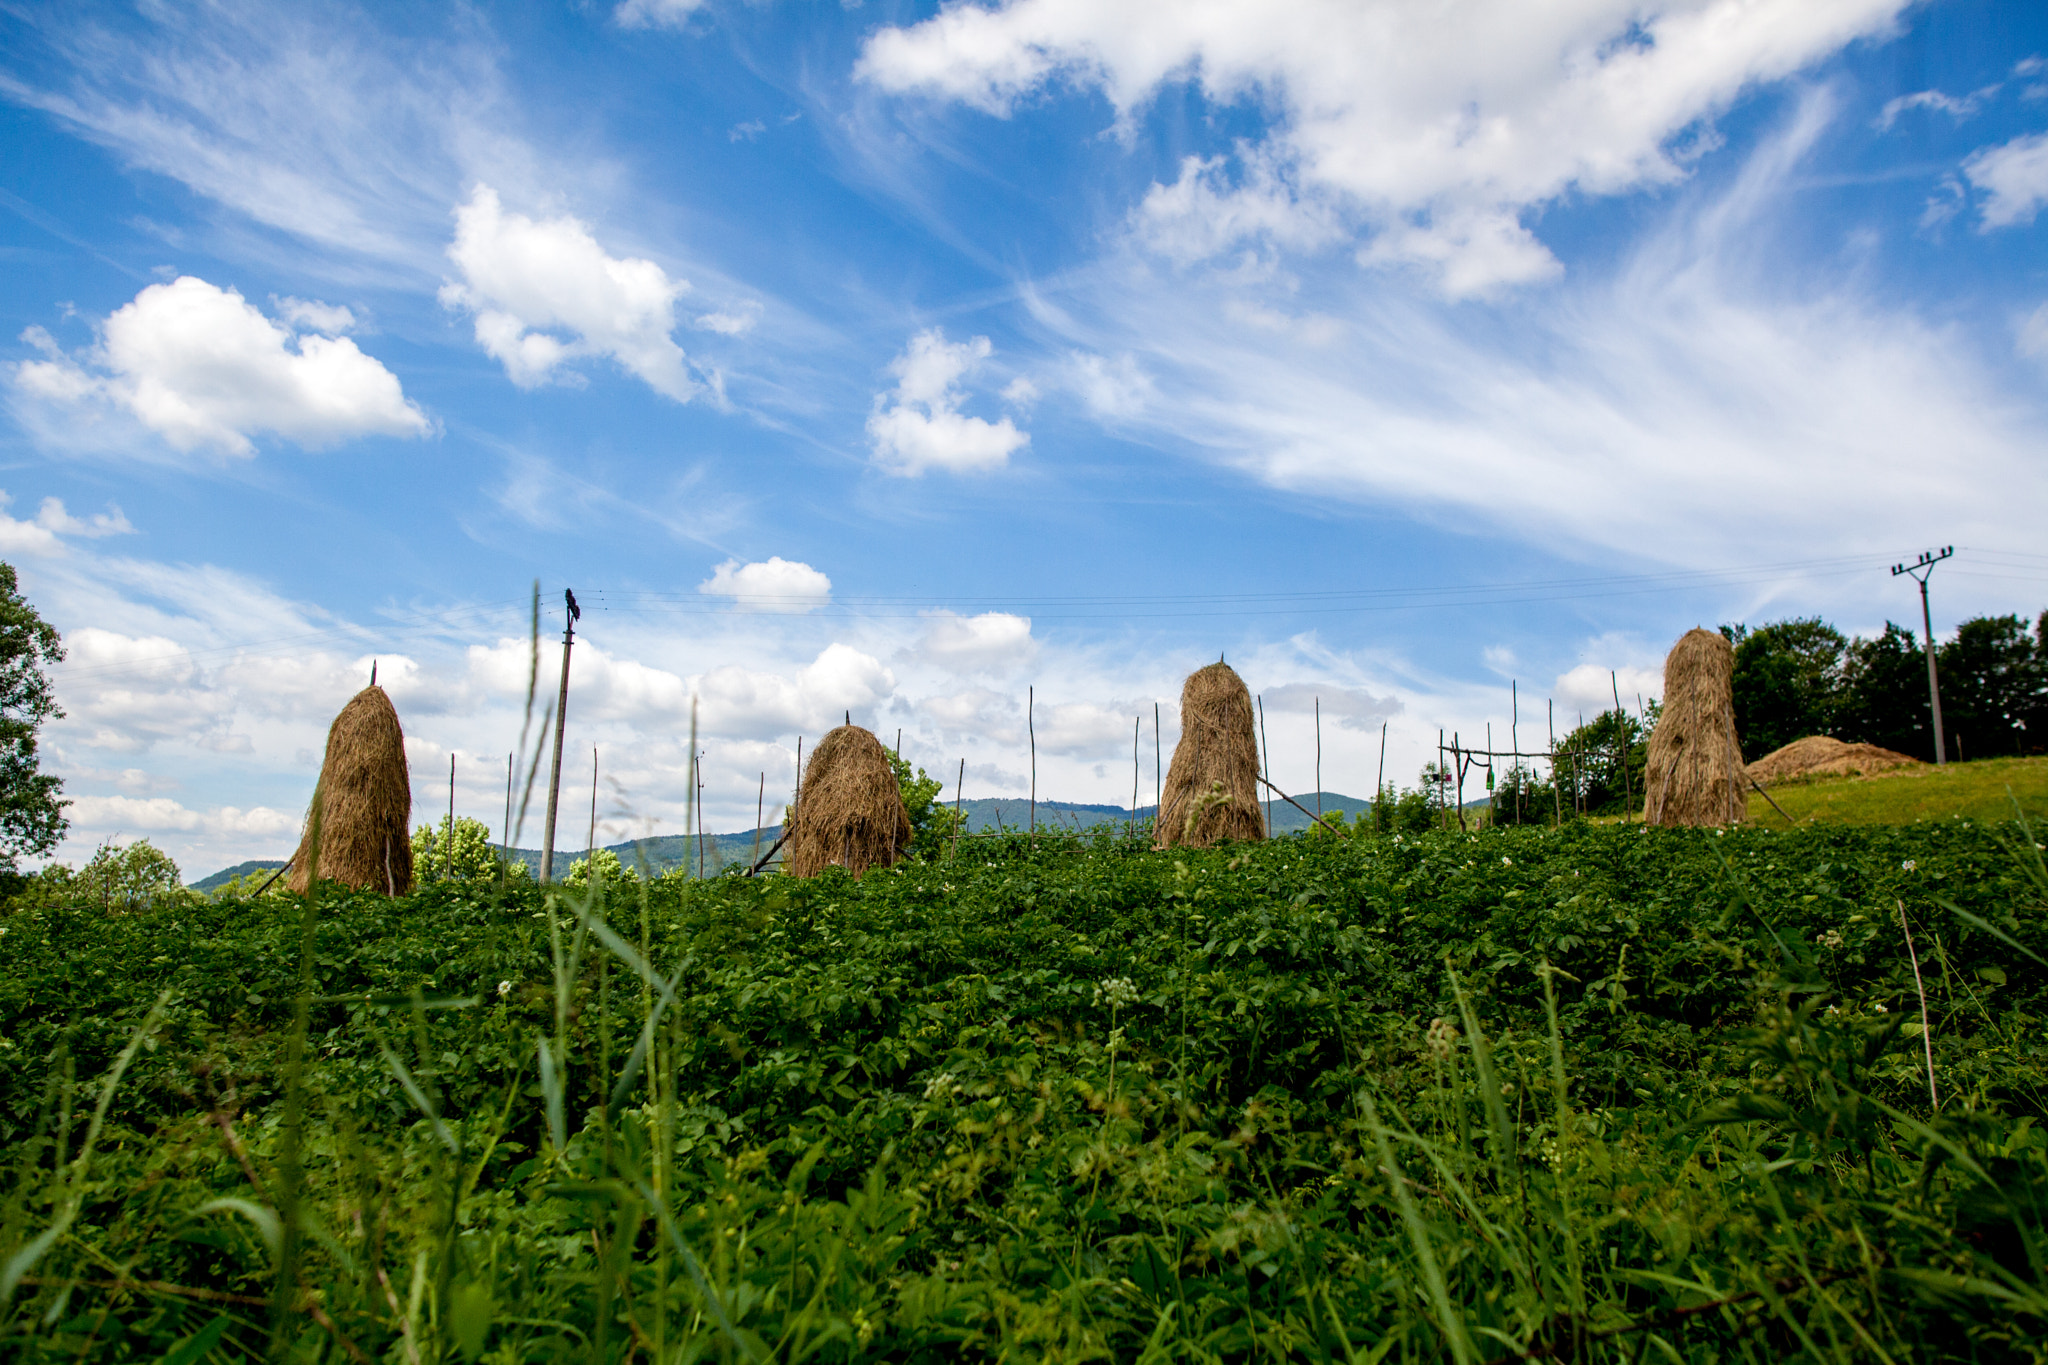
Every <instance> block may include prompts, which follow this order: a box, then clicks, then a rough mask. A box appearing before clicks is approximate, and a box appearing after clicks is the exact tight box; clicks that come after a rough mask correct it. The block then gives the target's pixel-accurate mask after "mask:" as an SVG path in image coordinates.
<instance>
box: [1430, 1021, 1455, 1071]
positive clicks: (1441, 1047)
mask: <svg viewBox="0 0 2048 1365" xmlns="http://www.w3.org/2000/svg"><path fill="white" fill-rule="evenodd" d="M1422 1044H1423V1047H1424V1048H1425V1049H1426V1050H1427V1051H1428V1052H1429V1055H1430V1056H1431V1057H1434V1058H1435V1059H1436V1060H1438V1061H1442V1060H1443V1059H1444V1058H1446V1057H1448V1056H1450V1055H1451V1049H1453V1048H1454V1047H1456V1046H1457V1045H1458V1029H1457V1026H1456V1025H1455V1024H1453V1023H1451V1021H1450V1020H1448V1019H1445V1018H1443V1017H1442V1016H1441V1015H1439V1016H1438V1017H1437V1018H1435V1019H1432V1020H1430V1021H1429V1031H1428V1032H1427V1033H1425V1034H1423V1035H1422Z"/></svg>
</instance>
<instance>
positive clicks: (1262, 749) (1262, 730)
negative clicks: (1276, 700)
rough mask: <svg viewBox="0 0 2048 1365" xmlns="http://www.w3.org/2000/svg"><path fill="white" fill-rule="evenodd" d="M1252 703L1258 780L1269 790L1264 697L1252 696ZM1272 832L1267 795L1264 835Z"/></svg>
mask: <svg viewBox="0 0 2048 1365" xmlns="http://www.w3.org/2000/svg"><path fill="white" fill-rule="evenodd" d="M1252 704H1253V705H1255V706H1257V707H1258V708H1259V781H1261V782H1264V783H1265V784H1266V786H1267V788H1268V789H1269V790H1270V789H1273V764H1272V754H1271V751H1270V750H1268V749H1267V748H1266V699H1265V697H1264V696H1257V697H1253V698H1252ZM1272 834H1273V801H1272V798H1270V797H1268V798H1267V800H1266V835H1267V837H1268V838H1271V837H1272Z"/></svg>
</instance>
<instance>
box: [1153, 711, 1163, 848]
mask: <svg viewBox="0 0 2048 1365" xmlns="http://www.w3.org/2000/svg"><path fill="white" fill-rule="evenodd" d="M1165 773H1166V768H1165V766H1164V760H1162V759H1161V758H1160V756H1159V703H1158V702H1156V701H1155V702H1153V703H1152V827H1153V828H1154V829H1157V828H1159V808H1160V807H1161V806H1163V805H1165V804H1166V777H1165Z"/></svg>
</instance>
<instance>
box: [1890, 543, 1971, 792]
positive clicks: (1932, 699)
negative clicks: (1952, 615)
mask: <svg viewBox="0 0 2048 1365" xmlns="http://www.w3.org/2000/svg"><path fill="white" fill-rule="evenodd" d="M1955 552H1956V547H1955V546H1953V545H1944V546H1942V548H1941V549H1940V550H1939V551H1936V550H1922V551H1921V552H1920V558H1919V559H1917V560H1915V561H1914V562H1913V563H1911V564H1894V565H1892V577H1893V578H1897V577H1898V576H1899V575H1900V574H1902V573H1903V574H1911V575H1912V576H1913V578H1914V580H1915V581H1916V582H1918V583H1919V584H1920V628H1921V629H1922V630H1924V631H1926V632H1927V701H1928V704H1929V705H1930V706H1932V707H1933V708H1934V762H1935V764H1936V766H1941V765H1944V764H1946V763H1947V762H1948V739H1947V736H1945V735H1943V734H1942V731H1941V679H1940V678H1939V677H1938V676H1936V674H1935V671H1934V614H1933V613H1932V612H1931V611H1929V610H1928V608H1927V580H1928V578H1929V577H1931V576H1932V575H1933V573H1934V566H1935V565H1937V564H1939V563H1941V561H1942V560H1944V559H1947V558H1948V557H1949V556H1950V555H1952V554H1954V553H1955Z"/></svg>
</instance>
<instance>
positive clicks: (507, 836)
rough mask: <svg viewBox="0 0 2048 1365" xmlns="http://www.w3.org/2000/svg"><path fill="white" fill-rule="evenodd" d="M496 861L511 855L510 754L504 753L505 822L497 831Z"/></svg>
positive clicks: (502, 860) (503, 859) (505, 859)
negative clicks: (498, 836)
mask: <svg viewBox="0 0 2048 1365" xmlns="http://www.w3.org/2000/svg"><path fill="white" fill-rule="evenodd" d="M499 832H500V834H501V835H502V837H501V838H500V839H499V840H498V861H499V862H505V861H507V860H509V859H510V858H511V857H512V755H511V754H510V753H507V754H506V755H505V823H504V825H503V827H502V828H501V830H500V831H499Z"/></svg>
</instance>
